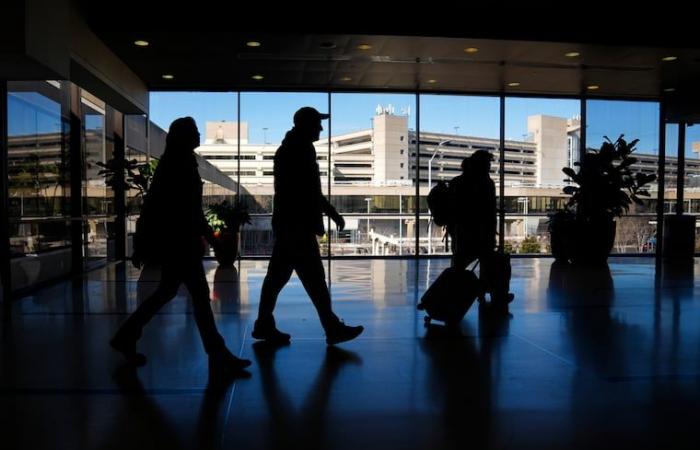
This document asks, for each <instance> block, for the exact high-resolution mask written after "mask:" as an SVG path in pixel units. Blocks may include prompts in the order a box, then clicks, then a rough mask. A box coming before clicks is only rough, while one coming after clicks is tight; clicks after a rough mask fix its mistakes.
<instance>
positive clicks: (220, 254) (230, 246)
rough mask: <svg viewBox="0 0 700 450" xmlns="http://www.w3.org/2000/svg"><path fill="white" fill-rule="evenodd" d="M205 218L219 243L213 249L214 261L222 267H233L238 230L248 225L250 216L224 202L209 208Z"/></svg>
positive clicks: (245, 211)
mask: <svg viewBox="0 0 700 450" xmlns="http://www.w3.org/2000/svg"><path fill="white" fill-rule="evenodd" d="M206 218H207V221H208V222H209V226H211V228H212V230H214V238H215V239H217V240H218V243H219V245H217V246H216V247H215V248H214V254H215V256H216V260H217V261H218V262H219V264H220V265H222V266H231V265H233V263H234V262H235V261H236V258H237V257H238V240H239V233H240V228H241V226H242V225H243V224H245V223H250V214H248V211H247V210H246V209H245V208H243V207H241V206H240V205H232V204H231V203H229V202H228V201H226V200H224V201H223V202H221V203H214V204H212V205H211V206H209V208H208V209H207V212H206Z"/></svg>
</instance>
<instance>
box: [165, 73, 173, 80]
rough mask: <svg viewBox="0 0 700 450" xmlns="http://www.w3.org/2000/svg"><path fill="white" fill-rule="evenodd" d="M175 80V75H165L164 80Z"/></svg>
mask: <svg viewBox="0 0 700 450" xmlns="http://www.w3.org/2000/svg"><path fill="white" fill-rule="evenodd" d="M173 78H175V76H174V75H171V74H169V73H166V74H164V75H163V79H164V80H172V79H173Z"/></svg>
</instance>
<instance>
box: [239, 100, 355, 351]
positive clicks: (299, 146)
mask: <svg viewBox="0 0 700 450" xmlns="http://www.w3.org/2000/svg"><path fill="white" fill-rule="evenodd" d="M329 117H330V115H328V114H322V113H320V112H318V111H317V110H316V109H314V108H311V107H309V106H305V107H303V108H301V109H299V110H298V111H297V112H296V113H295V114H294V127H293V128H292V129H291V130H289V131H288V132H287V134H286V136H285V138H284V140H283V141H282V145H281V146H280V147H279V148H278V149H277V152H276V153H275V160H274V177H275V196H274V208H273V212H272V231H273V233H274V236H275V244H274V247H273V249H272V257H271V258H270V264H269V266H268V268H267V275H266V276H265V280H264V281H263V285H262V291H261V293H260V306H259V309H258V318H257V320H256V321H255V326H254V327H253V337H254V338H255V339H260V340H265V341H270V342H274V343H287V342H289V340H290V338H291V336H290V335H289V334H287V333H283V332H281V331H279V330H278V329H277V327H276V325H275V319H274V317H273V311H274V309H275V304H276V303H277V297H278V295H279V293H280V291H281V290H282V288H283V287H284V286H285V284H287V282H288V281H289V278H290V277H291V276H292V271H294V270H296V272H297V275H298V276H299V279H300V280H301V282H302V284H303V285H304V289H306V292H307V293H308V294H309V297H311V301H312V302H313V304H314V306H315V307H316V311H317V312H318V315H319V318H320V319H321V325H322V326H323V328H324V330H325V332H326V343H327V344H328V345H334V344H338V343H340V342H344V341H349V340H351V339H354V338H356V337H357V336H359V335H360V333H362V331H363V330H364V328H363V327H361V326H355V327H351V326H348V325H345V324H344V323H343V322H342V321H341V320H340V319H339V318H338V317H337V316H336V315H335V314H334V313H333V310H332V309H331V296H330V293H329V292H328V286H327V285H326V276H325V272H324V269H323V264H322V263H321V253H320V251H319V247H318V240H317V238H316V237H317V236H323V235H324V234H325V230H324V227H323V214H326V215H328V216H329V217H330V218H331V219H332V220H333V221H334V222H335V223H336V225H337V226H338V228H339V229H340V230H342V229H343V228H344V227H345V220H343V217H342V216H341V215H340V214H338V212H337V211H336V210H335V208H334V207H333V205H331V204H330V203H329V202H328V199H327V198H326V197H325V196H324V195H323V193H322V191H321V179H320V173H319V168H318V163H317V162H316V149H315V148H314V145H313V143H314V142H315V141H318V139H319V136H320V134H321V131H323V126H321V120H324V119H328V118H329Z"/></svg>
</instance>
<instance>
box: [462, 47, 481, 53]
mask: <svg viewBox="0 0 700 450" xmlns="http://www.w3.org/2000/svg"><path fill="white" fill-rule="evenodd" d="M478 51H479V49H478V48H476V47H467V48H465V49H464V52H465V53H476V52H478Z"/></svg>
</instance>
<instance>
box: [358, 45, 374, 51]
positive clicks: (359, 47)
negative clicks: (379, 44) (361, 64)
mask: <svg viewBox="0 0 700 450" xmlns="http://www.w3.org/2000/svg"><path fill="white" fill-rule="evenodd" d="M371 48H372V46H371V45H369V44H360V45H358V46H357V49H358V50H369V49H371Z"/></svg>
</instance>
